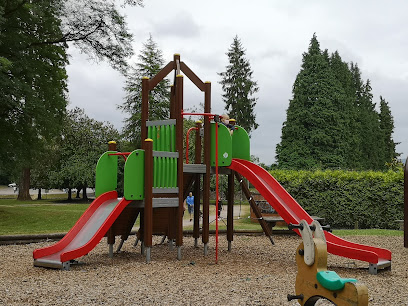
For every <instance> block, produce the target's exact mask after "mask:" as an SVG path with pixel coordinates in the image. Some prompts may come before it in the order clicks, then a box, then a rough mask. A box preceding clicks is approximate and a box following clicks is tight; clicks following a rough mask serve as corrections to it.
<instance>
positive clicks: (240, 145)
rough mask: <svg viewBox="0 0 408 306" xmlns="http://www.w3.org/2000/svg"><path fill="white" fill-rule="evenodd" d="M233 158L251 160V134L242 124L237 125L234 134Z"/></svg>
mask: <svg viewBox="0 0 408 306" xmlns="http://www.w3.org/2000/svg"><path fill="white" fill-rule="evenodd" d="M232 158H240V159H245V160H248V161H250V160H251V152H250V143H249V136H248V133H247V131H245V130H244V129H243V128H242V127H240V126H235V130H234V133H233V134H232Z"/></svg>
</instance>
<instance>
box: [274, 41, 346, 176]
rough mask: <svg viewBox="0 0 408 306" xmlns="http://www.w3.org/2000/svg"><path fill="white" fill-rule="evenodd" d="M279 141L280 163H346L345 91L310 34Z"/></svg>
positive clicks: (320, 165)
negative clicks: (307, 47)
mask: <svg viewBox="0 0 408 306" xmlns="http://www.w3.org/2000/svg"><path fill="white" fill-rule="evenodd" d="M292 93H293V98H292V99H291V100H290V102H289V107H288V109H287V112H286V113H287V118H286V121H285V122H284V123H283V127H282V136H281V142H280V143H279V144H278V145H277V148H276V153H277V155H276V158H277V161H278V164H279V166H280V167H286V168H295V169H302V168H306V169H308V168H309V169H310V168H338V167H343V166H344V164H345V159H344V153H345V150H346V148H347V145H346V143H345V141H346V140H345V139H344V138H343V137H344V133H345V129H346V126H347V116H346V115H345V113H344V112H343V110H344V109H345V107H346V105H345V100H346V99H345V93H344V89H343V88H342V86H341V84H340V82H339V81H338V80H337V79H336V77H335V75H334V74H333V72H332V70H331V69H330V67H329V62H328V59H327V56H324V54H322V52H321V50H320V45H319V42H318V41H317V38H316V35H313V37H312V39H311V41H310V45H309V49H308V52H306V53H304V54H303V60H302V68H301V70H300V72H299V73H298V75H297V77H296V80H295V83H294V85H293V90H292Z"/></svg>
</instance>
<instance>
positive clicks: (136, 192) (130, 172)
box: [124, 149, 145, 200]
mask: <svg viewBox="0 0 408 306" xmlns="http://www.w3.org/2000/svg"><path fill="white" fill-rule="evenodd" d="M144 156H145V152H144V150H140V149H139V150H135V151H133V152H132V153H130V155H129V156H128V158H127V160H126V163H125V171H124V196H125V199H126V200H143V199H144V192H145V188H144V186H145V171H144V169H145V159H144Z"/></svg>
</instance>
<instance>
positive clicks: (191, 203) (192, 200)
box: [186, 196, 194, 206]
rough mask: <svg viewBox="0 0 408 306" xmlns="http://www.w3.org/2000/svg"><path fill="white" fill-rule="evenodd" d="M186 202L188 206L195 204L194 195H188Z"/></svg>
mask: <svg viewBox="0 0 408 306" xmlns="http://www.w3.org/2000/svg"><path fill="white" fill-rule="evenodd" d="M186 202H187V205H188V206H191V205H194V196H191V197H190V196H187V199H186Z"/></svg>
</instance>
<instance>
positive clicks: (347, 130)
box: [329, 51, 360, 169]
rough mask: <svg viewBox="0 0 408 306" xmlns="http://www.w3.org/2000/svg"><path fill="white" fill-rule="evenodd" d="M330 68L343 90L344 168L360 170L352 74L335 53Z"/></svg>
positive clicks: (332, 55) (331, 58) (356, 112)
mask: <svg viewBox="0 0 408 306" xmlns="http://www.w3.org/2000/svg"><path fill="white" fill-rule="evenodd" d="M329 65H330V68H331V70H332V72H333V74H334V76H335V77H336V79H337V80H338V81H339V82H340V85H341V87H342V88H343V90H344V94H345V96H344V100H343V105H342V108H341V109H339V111H340V112H342V113H343V117H344V120H345V127H344V132H343V137H344V142H343V145H344V149H345V150H343V153H344V165H343V166H344V167H345V168H348V169H356V168H360V148H359V143H360V138H359V135H358V134H357V133H356V130H357V129H358V123H357V117H358V111H357V107H356V104H355V95H356V90H355V86H354V80H353V74H352V72H351V71H350V68H349V66H348V64H347V63H346V62H344V61H343V60H342V58H341V56H340V54H339V53H338V52H337V51H335V52H334V53H333V54H331V56H330V59H329Z"/></svg>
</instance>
